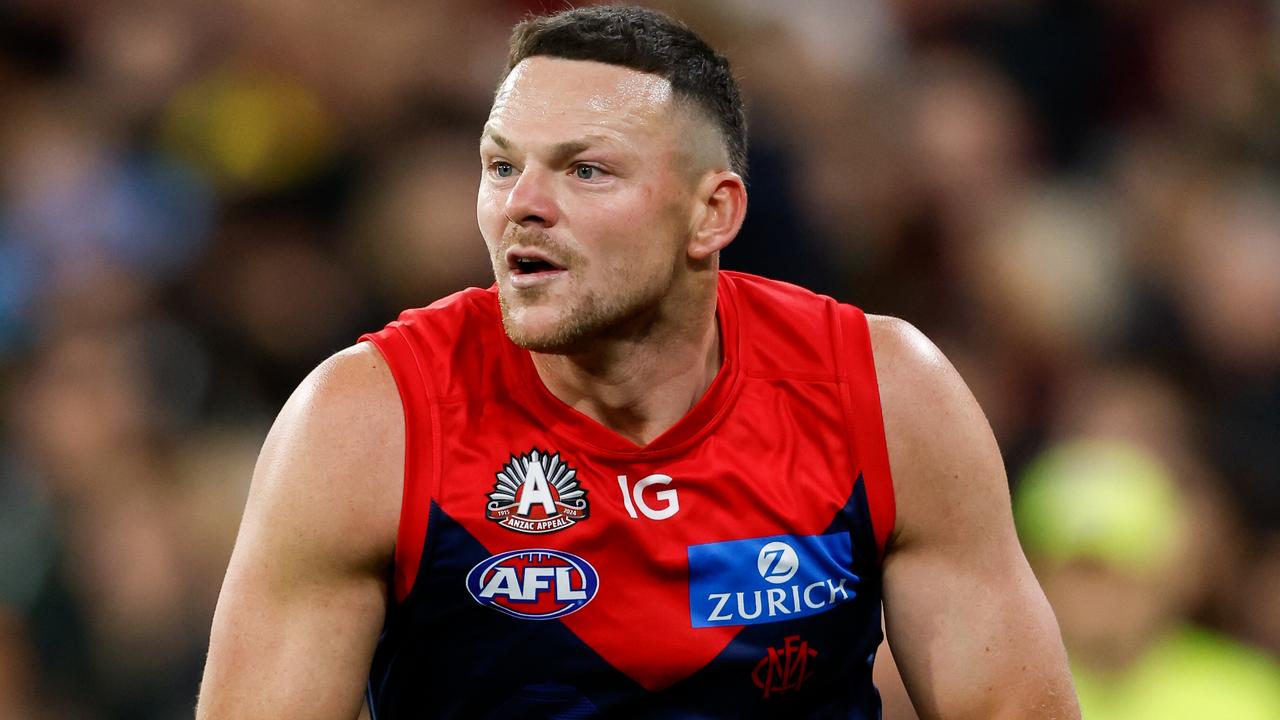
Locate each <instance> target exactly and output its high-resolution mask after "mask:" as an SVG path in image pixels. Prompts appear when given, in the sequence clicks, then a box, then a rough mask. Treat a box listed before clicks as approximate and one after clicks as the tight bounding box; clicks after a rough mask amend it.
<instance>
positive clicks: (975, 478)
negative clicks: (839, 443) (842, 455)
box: [868, 315, 1008, 544]
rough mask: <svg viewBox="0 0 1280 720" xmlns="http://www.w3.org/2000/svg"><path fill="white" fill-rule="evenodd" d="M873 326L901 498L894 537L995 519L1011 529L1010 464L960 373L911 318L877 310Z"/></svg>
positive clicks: (889, 442)
mask: <svg viewBox="0 0 1280 720" xmlns="http://www.w3.org/2000/svg"><path fill="white" fill-rule="evenodd" d="M868 324H869V327H870V334H871V346H872V351H873V353H874V356H875V363H876V375H877V378H878V381H879V386H880V401H881V407H882V410H883V413H884V425H885V441H886V444H887V445H888V450H889V464H890V471H891V473H892V475H893V485H894V494H895V496H896V498H897V500H898V502H897V505H898V512H897V524H896V527H895V528H894V540H895V541H897V542H899V544H900V543H901V542H902V541H909V540H913V539H918V538H919V536H921V535H922V534H935V535H936V534H937V532H935V531H945V529H946V528H955V529H956V530H957V531H959V530H961V529H964V531H965V532H968V531H971V530H972V529H973V528H972V524H979V525H981V524H984V522H985V521H987V520H993V521H994V523H995V525H997V526H999V527H1001V528H1004V527H1006V526H1008V523H1007V522H1006V518H1007V516H1008V481H1007V479H1006V476H1005V472H1004V464H1003V461H1002V460H1001V457H1000V452H999V449H998V447H997V446H996V441H995V438H994V437H993V435H992V433H991V428H990V425H989V424H988V423H987V419H986V416H985V415H984V414H983V412H982V408H981V407H979V406H978V402H977V400H975V399H974V397H973V394H972V393H971V392H970V391H969V388H968V386H967V385H965V382H964V380H963V379H962V378H961V377H960V374H959V373H957V372H956V370H955V368H954V367H952V365H951V363H950V362H949V361H948V360H947V358H946V356H945V355H943V353H942V351H941V350H939V349H938V348H937V346H936V345H934V344H933V342H932V341H930V340H929V338H927V337H925V335H924V333H922V332H920V331H919V330H917V329H916V328H915V327H913V326H912V325H911V324H910V323H908V322H906V321H904V320H900V319H898V318H893V317H886V316H870V315H869V316H868ZM957 520H961V522H957ZM964 520H967V521H968V522H964ZM966 525H968V526H969V527H965V526H966Z"/></svg>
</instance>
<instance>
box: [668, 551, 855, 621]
mask: <svg viewBox="0 0 1280 720" xmlns="http://www.w3.org/2000/svg"><path fill="white" fill-rule="evenodd" d="M688 551H689V611H690V620H691V621H692V623H693V627H696V628H701V627H715V626H718V625H758V624H761V623H771V622H782V621H784V620H791V619H794V618H800V617H805V616H808V615H817V614H818V613H824V612H826V611H828V610H832V609H834V608H835V607H836V606H838V605H841V604H843V603H846V602H849V601H850V600H853V598H854V597H855V596H856V594H857V593H856V592H855V588H856V586H857V584H858V576H857V575H855V574H853V570H852V567H853V540H852V538H851V537H850V536H849V534H848V533H847V532H840V533H832V534H830V535H774V536H772V537H762V538H750V539H747V540H730V541H727V542H717V543H705V544H703V545H691V546H689V549H688Z"/></svg>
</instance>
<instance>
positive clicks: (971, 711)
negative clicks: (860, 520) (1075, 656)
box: [871, 318, 1080, 719]
mask: <svg viewBox="0 0 1280 720" xmlns="http://www.w3.org/2000/svg"><path fill="white" fill-rule="evenodd" d="M871 339H872V347H873V350H874V353H875V361H876V370H877V374H878V376H879V380H880V393H881V404H882V406H883V409H884V419H885V434H886V439H887V443H888V449H889V463H890V469H891V471H892V474H893V484H894V493H895V496H896V499H897V522H896V526H895V528H894V533H893V537H892V539H891V541H890V549H889V553H888V554H887V556H886V558H885V565H884V584H885V586H884V598H885V622H886V626H887V628H888V636H889V644H890V645H891V646H892V648H893V654H894V658H895V659H896V660H897V663H898V667H899V669H900V671H901V673H902V678H903V681H904V683H905V684H906V687H907V691H908V693H909V694H910V696H911V700H912V703H913V704H914V705H915V706H916V709H917V711H918V712H919V713H920V715H921V717H923V718H948V719H951V718H1079V717H1080V711H1079V709H1078V707H1077V704H1076V699H1075V691H1074V689H1073V687H1072V683H1071V678H1070V675H1069V671H1068V669H1067V660H1066V653H1065V651H1064V650H1063V647H1062V639H1061V635H1060V633H1059V631H1058V625H1057V621H1056V620H1055V618H1054V616H1053V612H1052V611H1051V610H1050V608H1049V604H1048V602H1047V601H1046V600H1045V598H1044V593H1043V592H1042V591H1041V590H1040V586H1039V584H1038V583H1037V582H1036V579H1035V577H1034V575H1032V573H1031V570H1030V568H1029V567H1028V565H1027V562H1026V559H1025V557H1024V556H1023V554H1022V548H1021V547H1020V546H1019V545H1018V539H1017V535H1016V534H1015V532H1014V528H1013V520H1012V517H1011V514H1010V509H1009V490H1008V482H1007V480H1006V478H1005V473H1004V464H1003V462H1002V460H1001V457H1000V453H999V450H998V449H997V447H996V443H995V439H994V437H993V436H992V434H991V429H990V427H989V426H988V424H987V421H986V418H985V417H984V416H983V414H982V410H981V409H980V408H979V407H978V404H977V402H976V401H975V400H974V399H973V396H972V395H971V394H970V393H969V390H968V388H967V387H965V384H964V382H963V381H962V380H961V379H960V377H959V375H958V374H957V373H956V372H955V370H954V369H953V368H952V367H951V365H950V363H948V362H947V360H946V358H944V357H943V356H942V354H941V353H940V352H939V351H938V350H937V348H935V347H934V346H933V344H932V343H930V342H929V341H928V340H927V339H926V338H925V337H924V336H923V335H922V334H920V332H919V331H917V330H916V329H915V328H913V327H911V326H910V325H908V324H906V323H904V322H902V321H899V320H893V319H889V318H878V319H873V320H872V323H871Z"/></svg>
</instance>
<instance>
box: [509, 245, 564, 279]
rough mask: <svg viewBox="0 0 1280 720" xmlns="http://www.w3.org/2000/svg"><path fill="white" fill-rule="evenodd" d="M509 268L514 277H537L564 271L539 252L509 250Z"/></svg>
mask: <svg viewBox="0 0 1280 720" xmlns="http://www.w3.org/2000/svg"><path fill="white" fill-rule="evenodd" d="M507 267H508V268H509V269H510V270H511V274H512V275H537V274H539V273H553V272H559V271H561V270H564V268H563V267H561V266H560V265H558V264H556V263H555V262H553V261H552V260H551V259H550V258H548V257H547V256H546V255H544V254H543V253H542V252H541V251H538V250H532V249H529V250H524V249H522V250H515V249H512V250H508V251H507Z"/></svg>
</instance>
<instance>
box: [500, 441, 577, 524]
mask: <svg viewBox="0 0 1280 720" xmlns="http://www.w3.org/2000/svg"><path fill="white" fill-rule="evenodd" d="M577 474H578V471H577V470H575V469H574V468H573V467H571V466H570V465H569V464H568V463H567V462H565V461H564V460H561V459H560V454H559V453H556V454H554V455H549V454H547V453H545V452H540V451H539V450H538V449H537V448H534V449H532V450H530V451H529V453H528V454H527V455H521V456H520V457H516V456H515V455H512V456H511V461H510V462H508V463H507V464H506V465H503V466H502V469H501V470H499V471H498V474H497V478H498V481H497V482H496V483H495V484H494V487H493V492H491V493H489V505H488V507H487V509H486V512H485V517H487V518H489V519H490V520H492V521H494V522H496V523H498V524H499V525H501V526H502V527H505V528H508V529H510V530H515V531H517V532H522V533H549V532H555V531H556V530H563V529H565V528H567V527H569V526H570V525H572V524H574V523H576V522H578V521H579V520H585V519H586V518H587V491H586V490H583V489H582V488H581V487H580V486H579V485H578V480H577Z"/></svg>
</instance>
